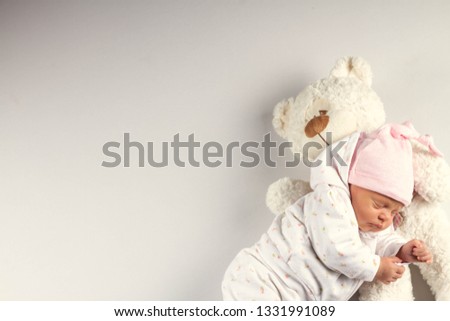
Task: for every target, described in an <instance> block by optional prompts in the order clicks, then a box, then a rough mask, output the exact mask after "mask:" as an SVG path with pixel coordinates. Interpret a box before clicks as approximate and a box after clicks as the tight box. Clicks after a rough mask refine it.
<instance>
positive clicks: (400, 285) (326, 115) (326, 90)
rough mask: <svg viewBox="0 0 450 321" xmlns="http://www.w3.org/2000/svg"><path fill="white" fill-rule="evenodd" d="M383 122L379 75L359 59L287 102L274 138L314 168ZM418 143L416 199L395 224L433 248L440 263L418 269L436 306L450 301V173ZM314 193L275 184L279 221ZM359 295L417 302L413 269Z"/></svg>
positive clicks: (294, 183) (300, 184)
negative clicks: (375, 81) (332, 150)
mask: <svg viewBox="0 0 450 321" xmlns="http://www.w3.org/2000/svg"><path fill="white" fill-rule="evenodd" d="M384 123H385V111H384V106H383V103H382V102H381V100H380V98H379V97H378V95H377V94H376V92H375V91H374V90H373V89H372V69H371V67H370V65H369V64H368V63H367V62H366V61H365V60H364V59H362V58H360V57H343V58H341V59H339V60H338V61H337V62H336V64H335V65H334V67H333V68H332V70H331V72H330V75H329V76H328V77H327V78H324V79H321V80H319V81H316V82H315V83H313V84H311V85H309V86H307V87H306V88H305V89H303V90H302V91H301V92H300V93H299V94H298V95H297V97H295V98H289V99H285V100H283V101H281V102H280V103H278V104H277V105H276V106H275V108H274V112H273V126H274V128H275V131H276V132H277V133H278V134H279V135H280V136H281V137H282V138H284V139H286V140H288V141H289V142H290V143H291V146H290V147H291V150H292V152H293V153H294V154H295V155H297V156H298V155H303V156H305V154H307V155H306V160H307V161H312V160H314V158H315V157H316V156H317V155H318V154H319V153H320V152H321V151H322V150H323V148H325V147H326V146H328V145H331V144H332V143H333V142H335V141H338V140H340V139H342V138H344V137H346V136H348V135H350V134H351V133H353V132H355V131H363V132H370V131H373V130H375V129H377V128H379V127H381V126H382V125H383V124H384ZM411 143H412V147H413V163H414V197H413V200H412V202H411V204H410V205H409V206H407V207H406V208H405V209H404V210H403V211H402V213H401V217H402V218H401V219H399V220H396V222H395V223H396V226H397V228H398V230H399V233H400V234H402V235H403V236H404V237H405V238H406V239H421V240H423V241H425V242H426V244H427V245H428V247H429V248H430V250H431V252H432V254H433V259H434V260H433V263H432V264H417V265H418V267H419V269H420V272H421V274H422V276H423V278H424V280H425V281H426V282H427V283H428V285H429V286H430V289H431V292H432V293H433V294H434V296H435V299H436V300H450V236H449V234H450V233H449V232H448V231H449V222H448V220H447V216H446V213H445V211H444V210H443V209H442V205H441V204H442V202H444V201H446V200H448V199H449V198H450V167H449V166H448V164H447V163H446V162H445V160H444V158H443V157H436V156H433V155H431V154H430V153H429V152H428V151H427V149H426V148H425V147H424V146H423V144H420V143H418V142H415V141H414V140H411ZM311 146H314V148H309V147H311ZM306 147H308V149H305V148H306ZM310 191H311V188H310V186H309V183H308V182H307V181H303V180H300V179H292V178H288V177H285V178H281V179H279V180H278V181H276V182H275V183H273V184H272V185H270V187H269V189H268V191H267V195H266V204H267V206H268V207H269V209H270V210H271V211H272V212H273V213H274V214H275V215H277V214H280V213H282V212H284V210H285V209H286V208H287V207H288V206H289V205H291V204H293V203H294V202H295V201H296V200H298V199H299V198H300V197H301V196H303V195H305V194H307V193H309V192H310ZM359 294H360V296H359V299H360V300H414V296H413V287H412V283H411V274H410V270H409V268H408V267H406V269H405V273H404V274H403V277H402V278H400V279H399V280H397V282H393V283H391V284H389V285H384V284H382V283H381V282H378V281H373V282H370V283H369V282H366V283H364V284H363V286H362V287H361V288H360V290H359Z"/></svg>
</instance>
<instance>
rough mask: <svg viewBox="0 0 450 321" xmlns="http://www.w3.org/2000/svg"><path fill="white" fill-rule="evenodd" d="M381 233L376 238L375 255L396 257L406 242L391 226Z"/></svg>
mask: <svg viewBox="0 0 450 321" xmlns="http://www.w3.org/2000/svg"><path fill="white" fill-rule="evenodd" d="M382 233H383V234H382V235H380V237H379V238H378V242H377V248H376V251H375V253H377V254H378V255H379V256H396V255H397V253H398V251H399V250H400V248H401V247H402V246H403V245H404V244H405V243H406V240H405V239H404V238H403V237H401V236H400V235H398V234H397V233H396V232H395V231H394V227H393V226H392V225H391V226H390V227H389V228H388V229H386V230H385V231H383V232H382Z"/></svg>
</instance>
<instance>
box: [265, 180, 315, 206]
mask: <svg viewBox="0 0 450 321" xmlns="http://www.w3.org/2000/svg"><path fill="white" fill-rule="evenodd" d="M309 192H311V187H310V186H309V183H308V182H305V181H302V180H300V179H298V180H295V179H291V178H289V177H284V178H281V179H279V180H278V181H276V182H274V183H272V184H271V185H270V186H269V189H268V190H267V194H266V205H267V207H269V209H270V210H271V212H272V213H273V214H275V215H278V214H281V213H283V212H284V210H285V209H286V208H287V207H288V206H289V205H292V204H293V203H294V202H295V201H297V200H298V199H299V198H300V197H302V196H303V195H306V194H308V193H309Z"/></svg>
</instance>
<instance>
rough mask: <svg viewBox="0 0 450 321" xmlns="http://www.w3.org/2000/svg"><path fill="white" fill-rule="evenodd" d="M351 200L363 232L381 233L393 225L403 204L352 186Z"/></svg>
mask: <svg viewBox="0 0 450 321" xmlns="http://www.w3.org/2000/svg"><path fill="white" fill-rule="evenodd" d="M350 198H351V201H352V206H353V210H354V211H355V214H356V220H357V221H358V226H359V229H360V230H361V231H364V232H379V231H382V230H384V229H386V228H388V227H389V226H390V225H391V224H392V220H393V218H394V216H395V215H396V214H397V213H398V211H400V210H401V209H402V207H403V204H402V203H400V202H397V201H395V200H393V199H392V198H390V197H387V196H384V195H382V194H379V193H376V192H373V191H370V190H368V189H365V188H362V187H359V186H356V185H350Z"/></svg>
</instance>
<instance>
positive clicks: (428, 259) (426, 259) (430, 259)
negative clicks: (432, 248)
mask: <svg viewBox="0 0 450 321" xmlns="http://www.w3.org/2000/svg"><path fill="white" fill-rule="evenodd" d="M417 260H419V261H420V262H425V263H428V264H430V263H433V256H432V255H431V254H430V253H427V254H426V255H423V256H418V257H417Z"/></svg>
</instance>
